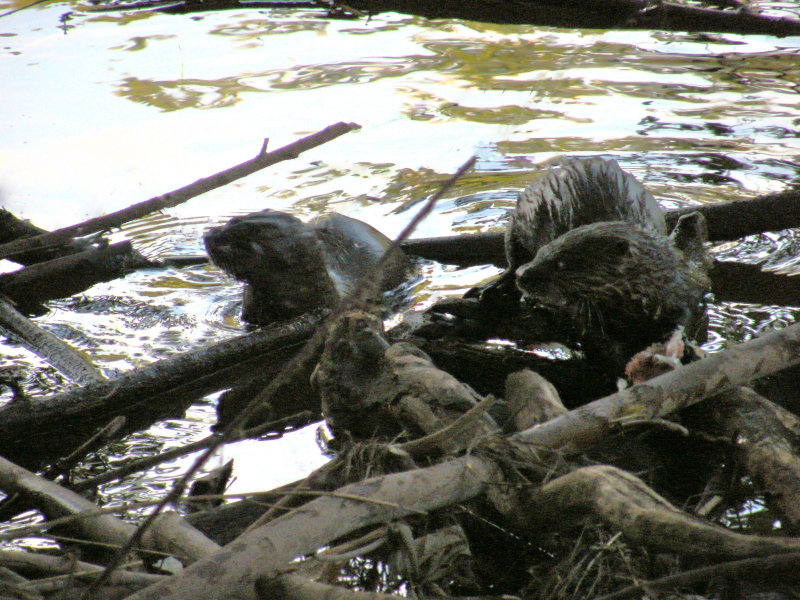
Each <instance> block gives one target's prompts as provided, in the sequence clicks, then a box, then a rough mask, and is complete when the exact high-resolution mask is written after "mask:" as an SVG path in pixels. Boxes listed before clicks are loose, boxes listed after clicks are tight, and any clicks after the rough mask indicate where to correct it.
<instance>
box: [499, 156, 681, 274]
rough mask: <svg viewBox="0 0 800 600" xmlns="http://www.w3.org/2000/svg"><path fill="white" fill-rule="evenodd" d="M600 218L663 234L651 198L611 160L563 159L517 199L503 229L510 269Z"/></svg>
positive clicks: (661, 219)
mask: <svg viewBox="0 0 800 600" xmlns="http://www.w3.org/2000/svg"><path fill="white" fill-rule="evenodd" d="M599 221H625V222H627V223H632V224H636V225H638V226H639V227H642V228H643V229H648V230H650V231H653V232H655V233H660V234H662V235H665V234H666V232H667V226H666V223H665V221H664V215H663V213H662V211H661V208H660V207H659V206H658V203H657V202H656V200H655V198H653V196H652V195H651V194H650V193H649V192H648V191H647V190H646V189H645V188H644V187H643V186H642V184H640V183H639V182H638V181H637V180H636V179H635V178H634V177H633V176H631V175H630V174H628V173H626V172H625V171H623V170H622V169H620V167H619V165H618V164H617V162H616V161H614V160H604V159H600V158H588V159H564V160H562V161H561V162H560V164H559V166H558V167H557V168H554V169H551V170H549V171H548V172H547V173H545V174H544V175H542V176H541V177H539V178H538V179H536V180H535V181H534V182H533V183H531V184H530V185H529V186H528V187H526V188H525V189H524V190H523V191H522V192H520V194H519V197H518V198H517V206H516V208H515V209H514V212H513V213H512V215H511V220H510V221H509V224H508V227H507V228H506V234H505V247H506V259H507V260H508V269H509V271H512V272H513V271H515V270H516V268H517V267H519V266H520V265H521V264H523V263H526V262H528V261H529V260H531V259H532V258H533V257H534V256H536V253H537V252H538V251H539V248H541V247H542V246H544V245H545V244H548V243H550V242H552V241H553V240H555V239H556V238H557V237H558V236H560V235H563V234H565V233H566V232H567V231H569V230H571V229H575V228H576V227H580V226H582V225H588V224H590V223H597V222H599Z"/></svg>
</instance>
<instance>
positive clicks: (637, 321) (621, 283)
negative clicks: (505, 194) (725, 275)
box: [516, 221, 708, 358]
mask: <svg viewBox="0 0 800 600" xmlns="http://www.w3.org/2000/svg"><path fill="white" fill-rule="evenodd" d="M516 277H517V287H518V288H519V289H520V290H521V291H522V302H523V306H525V305H532V306H535V307H541V308H543V309H545V310H548V311H552V312H554V313H556V314H558V315H559V317H560V320H561V322H562V325H566V328H567V331H568V333H569V334H570V335H571V336H573V337H574V338H575V339H577V340H581V341H582V342H583V343H584V345H586V344H599V345H600V346H601V347H602V346H605V345H607V344H608V343H609V342H612V343H614V342H615V343H618V344H620V345H621V347H620V350H621V351H622V353H623V357H622V358H627V356H624V354H625V353H628V356H630V353H631V352H635V351H637V350H641V348H643V347H645V346H647V345H648V344H650V343H652V342H654V341H661V340H663V339H665V338H666V337H668V336H669V335H670V333H671V332H672V331H673V330H674V329H675V328H676V327H678V326H688V325H690V323H691V322H692V317H693V313H694V312H695V310H696V309H697V307H698V306H700V305H701V302H702V300H703V296H704V295H705V294H706V292H707V291H708V279H707V278H706V277H705V275H704V274H703V273H702V271H700V270H698V269H697V268H696V267H695V266H694V265H693V264H692V263H691V261H689V260H688V259H687V257H686V256H685V255H684V254H683V253H682V252H681V251H680V250H678V249H677V248H675V247H674V246H673V244H672V242H671V240H670V239H669V238H666V237H664V236H662V235H659V234H657V233H653V232H651V231H648V230H646V229H643V228H641V227H639V226H638V225H635V224H631V223H626V222H624V221H603V222H599V223H592V224H590V225H583V226H581V227H577V228H575V229H572V230H570V231H568V232H567V233H565V234H564V235H562V236H560V237H558V238H556V239H555V240H553V241H552V242H550V243H549V244H546V245H545V246H543V247H542V248H540V249H539V251H538V252H537V253H536V257H535V258H534V259H533V260H532V261H530V262H528V263H527V264H525V265H522V266H521V267H519V268H518V269H517V271H516ZM623 349H624V350H623Z"/></svg>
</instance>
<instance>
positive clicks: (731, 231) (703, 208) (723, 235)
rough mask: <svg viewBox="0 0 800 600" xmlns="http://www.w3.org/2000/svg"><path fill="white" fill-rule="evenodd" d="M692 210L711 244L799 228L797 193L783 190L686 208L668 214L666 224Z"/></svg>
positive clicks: (799, 213)
mask: <svg viewBox="0 0 800 600" xmlns="http://www.w3.org/2000/svg"><path fill="white" fill-rule="evenodd" d="M694 211H697V212H700V213H702V214H703V216H704V217H705V218H706V224H707V225H708V239H709V240H710V241H712V242H722V241H728V240H735V239H738V238H740V237H744V236H746V235H753V234H756V233H762V232H764V231H780V230H782V229H791V228H793V227H800V191H798V190H786V191H783V192H779V193H776V194H767V195H765V196H759V197H758V198H751V199H747V200H735V201H733V202H719V203H716V204H704V205H700V206H687V207H684V208H681V209H678V210H671V211H668V212H667V214H666V217H667V224H668V225H669V226H670V227H673V226H674V225H675V223H677V222H678V219H680V218H681V217H682V216H683V215H685V214H688V213H690V212H694Z"/></svg>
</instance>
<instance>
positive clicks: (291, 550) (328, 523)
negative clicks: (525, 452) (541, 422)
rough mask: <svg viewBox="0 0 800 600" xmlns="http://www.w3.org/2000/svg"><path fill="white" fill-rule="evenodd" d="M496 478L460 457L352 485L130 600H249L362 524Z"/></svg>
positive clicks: (443, 501)
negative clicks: (259, 581)
mask: <svg viewBox="0 0 800 600" xmlns="http://www.w3.org/2000/svg"><path fill="white" fill-rule="evenodd" d="M499 478H500V473H499V471H498V470H497V469H496V467H494V466H493V465H492V464H490V463H489V462H488V461H484V460H480V459H475V458H474V457H466V458H463V459H459V460H456V461H450V462H445V463H440V464H437V465H434V466H432V467H428V468H426V469H418V470H416V471H407V472H404V473H397V474H394V475H388V476H385V477H375V478H373V479H368V480H366V481H362V482H359V483H354V484H351V485H348V486H345V487H343V488H341V489H339V490H337V493H336V495H331V496H323V497H321V498H317V499H316V500H313V501H311V502H309V503H307V504H305V505H304V509H303V510H302V511H294V512H292V513H291V514H288V515H284V516H283V517H280V518H278V519H276V520H274V521H271V522H270V523H269V524H267V525H265V526H264V527H260V528H257V529H253V530H251V531H248V532H247V533H244V534H243V535H241V536H239V537H238V538H237V539H236V540H235V541H234V542H232V543H230V544H228V545H227V546H225V547H224V548H223V549H222V550H221V551H220V552H218V553H216V554H212V555H211V556H209V557H207V558H206V559H203V560H200V561H198V562H196V563H195V564H194V565H192V566H190V567H188V568H187V569H185V570H184V571H183V572H182V573H181V574H179V575H176V576H173V577H172V578H170V579H169V580H168V581H164V582H163V583H161V584H157V585H155V586H151V587H149V588H147V589H145V590H142V591H140V592H138V593H136V594H134V595H132V596H130V597H129V598H128V600H144V599H152V600H155V599H159V600H167V599H178V598H195V599H197V600H212V599H219V598H255V595H254V594H255V592H254V587H253V586H254V583H255V579H256V578H257V577H259V576H262V575H263V576H265V577H273V576H274V575H276V574H277V573H278V572H279V570H281V569H283V568H284V567H285V566H286V565H287V564H288V563H289V562H290V561H291V560H292V559H294V558H295V557H297V556H301V555H303V554H308V553H310V552H313V551H314V550H316V549H317V548H319V547H320V546H324V545H326V544H327V543H329V542H331V541H332V540H335V539H337V538H339V537H342V536H343V535H345V534H347V533H348V532H350V531H355V530H356V529H361V528H362V527H367V526H369V525H374V524H377V523H381V524H382V523H387V522H390V521H392V520H394V519H399V518H401V517H404V516H407V515H411V514H418V513H421V512H426V511H431V510H435V509H437V508H442V507H444V506H447V505H450V504H454V503H458V502H463V501H465V500H467V499H469V498H474V497H475V496H477V495H479V494H481V493H483V492H484V491H485V490H486V485H487V482H489V481H497V480H499ZM256 548H259V549H261V550H256ZM209 573H214V574H215V576H214V577H209V576H208V575H209Z"/></svg>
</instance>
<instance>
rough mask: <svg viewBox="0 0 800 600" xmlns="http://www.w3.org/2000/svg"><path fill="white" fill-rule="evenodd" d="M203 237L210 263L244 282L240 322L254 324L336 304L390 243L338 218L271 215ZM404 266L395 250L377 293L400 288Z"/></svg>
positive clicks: (234, 222) (352, 221)
mask: <svg viewBox="0 0 800 600" xmlns="http://www.w3.org/2000/svg"><path fill="white" fill-rule="evenodd" d="M203 239H204V241H205V245H206V250H207V251H208V254H209V256H210V257H211V259H212V260H213V261H214V263H216V264H217V265H218V266H219V267H220V268H222V269H223V270H224V271H226V272H227V273H229V274H231V275H232V276H233V277H235V278H236V279H238V280H239V281H243V282H244V283H245V289H244V300H243V307H242V320H244V321H245V322H247V323H250V324H254V325H264V324H266V323H271V322H273V321H276V320H281V319H289V318H291V317H295V316H298V315H300V314H302V313H304V312H307V311H309V310H313V309H315V308H320V307H333V306H335V305H336V304H337V303H338V302H339V300H340V299H341V298H342V297H343V296H345V295H346V294H347V293H348V292H349V290H350V289H351V288H352V286H353V284H355V282H357V281H358V280H359V279H360V278H361V277H362V276H363V275H364V274H366V273H368V272H370V270H371V269H372V268H373V267H374V265H375V264H376V263H377V261H378V259H379V258H380V256H381V255H382V254H383V252H384V251H385V250H386V248H388V247H389V245H390V244H391V240H390V239H389V238H387V237H386V236H385V235H383V234H382V233H380V232H379V231H378V230H377V229H375V228H373V227H371V226H370V225H367V224H366V223H364V222H362V221H358V220H356V219H351V218H349V217H345V216H343V215H339V214H333V215H331V216H329V217H326V218H324V219H321V220H319V221H316V222H313V223H310V224H306V223H303V222H302V221H300V220H299V219H297V218H296V217H293V216H292V215H289V214H287V213H284V212H280V211H275V210H270V209H267V210H262V211H260V212H256V213H251V214H249V215H245V216H242V217H234V218H233V219H231V220H230V221H228V223H226V224H225V225H223V226H221V227H214V228H212V229H210V230H209V231H208V232H207V233H206V234H205V235H204V236H203ZM409 264H410V263H409V261H408V258H407V257H406V256H405V255H404V254H403V253H402V252H401V251H400V250H398V251H396V252H394V253H393V254H392V256H391V257H390V258H389V260H388V261H387V262H386V264H385V265H384V268H383V276H382V279H381V289H382V290H389V289H392V288H394V287H396V286H397V285H399V284H400V283H402V282H403V280H404V279H405V276H406V273H407V271H408V269H409Z"/></svg>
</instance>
